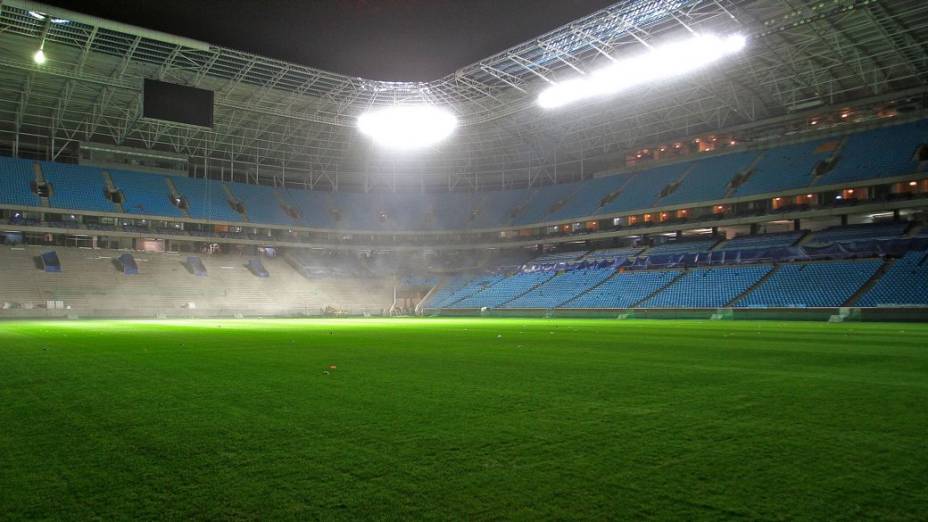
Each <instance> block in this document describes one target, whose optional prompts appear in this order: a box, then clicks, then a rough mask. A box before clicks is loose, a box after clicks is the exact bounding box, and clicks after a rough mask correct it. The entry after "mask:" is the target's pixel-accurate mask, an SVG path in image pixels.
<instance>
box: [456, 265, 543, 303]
mask: <svg viewBox="0 0 928 522" xmlns="http://www.w3.org/2000/svg"><path fill="white" fill-rule="evenodd" d="M553 275H554V274H553V273H551V272H519V273H517V274H513V275H511V276H509V277H506V278H503V279H500V280H499V281H497V282H495V283H493V284H492V285H490V286H488V287H486V288H484V289H483V290H480V291H479V292H477V293H475V294H474V295H472V296H470V297H467V298H464V299H462V300H460V301H458V302H457V303H454V304H452V305H450V306H448V307H447V308H483V307H487V308H496V307H497V306H500V305H502V304H503V303H506V302H507V301H510V300H512V299H514V298H515V297H518V296H520V295H522V294H523V293H525V292H527V291H529V290H531V289H532V288H533V287H534V286H535V285H539V284H541V283H543V282H545V281H547V280H548V279H551V277H552V276H553Z"/></svg>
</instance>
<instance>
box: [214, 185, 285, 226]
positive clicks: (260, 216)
mask: <svg viewBox="0 0 928 522" xmlns="http://www.w3.org/2000/svg"><path fill="white" fill-rule="evenodd" d="M227 186H228V187H229V189H230V190H231V191H232V193H233V194H234V195H235V197H236V198H238V200H239V201H241V202H242V203H243V204H244V205H245V212H246V213H247V215H248V221H249V222H251V223H264V224H268V225H295V224H297V223H298V221H299V220H298V219H294V218H292V217H290V215H289V214H287V211H286V210H284V207H283V206H282V205H281V200H284V201H286V200H285V199H284V198H285V197H286V196H284V195H282V194H281V193H280V191H278V190H277V189H275V188H274V187H268V186H265V185H248V184H245V183H229V184H227ZM290 206H292V207H295V206H296V205H295V204H291V205H290Z"/></svg>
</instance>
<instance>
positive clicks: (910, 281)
mask: <svg viewBox="0 0 928 522" xmlns="http://www.w3.org/2000/svg"><path fill="white" fill-rule="evenodd" d="M854 305H855V306H894V305H900V306H911V305H918V306H926V305H928V252H926V251H916V252H909V253H907V254H905V256H903V257H902V258H901V259H898V260H897V261H896V262H895V263H893V265H892V266H891V267H890V268H889V270H887V271H886V273H885V274H883V276H882V277H881V278H880V279H879V281H877V282H876V284H875V285H873V288H871V289H870V290H868V291H867V292H866V293H865V294H864V295H863V296H862V297H861V298H860V299H859V300H858V301H857V302H856V303H854Z"/></svg>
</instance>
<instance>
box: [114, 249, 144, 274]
mask: <svg viewBox="0 0 928 522" xmlns="http://www.w3.org/2000/svg"><path fill="white" fill-rule="evenodd" d="M119 266H120V267H121V268H122V273H124V274H126V275H136V274H138V273H139V265H138V264H136V262H135V258H134V257H132V254H123V255H121V256H119Z"/></svg>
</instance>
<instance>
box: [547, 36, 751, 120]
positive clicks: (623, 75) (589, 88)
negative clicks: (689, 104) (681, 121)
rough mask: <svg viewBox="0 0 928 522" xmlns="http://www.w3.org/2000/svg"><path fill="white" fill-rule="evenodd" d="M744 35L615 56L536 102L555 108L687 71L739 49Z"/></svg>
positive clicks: (696, 38) (692, 40)
mask: <svg viewBox="0 0 928 522" xmlns="http://www.w3.org/2000/svg"><path fill="white" fill-rule="evenodd" d="M746 45H747V39H746V38H745V37H744V36H742V35H740V34H733V35H730V36H727V37H724V38H723V37H720V36H716V35H712V34H705V35H698V36H694V37H693V38H690V39H687V40H682V41H679V42H675V43H671V44H666V45H662V46H660V47H656V48H653V49H651V50H649V51H647V52H645V53H642V54H641V55H638V56H634V57H631V58H626V59H623V60H618V61H616V62H614V63H613V64H611V65H609V66H607V67H605V68H603V69H600V70H598V71H595V72H593V73H592V74H590V75H589V76H587V77H584V78H576V79H572V80H567V81H564V82H559V83H556V84H554V85H552V86H551V87H548V88H547V89H545V90H544V91H542V92H541V94H539V96H538V105H539V106H541V107H543V108H545V109H555V108H558V107H563V106H565V105H568V104H571V103H574V102H576V101H580V100H585V99H589V98H594V97H600V96H609V95H614V94H617V93H620V92H622V91H625V90H628V89H630V88H633V87H637V86H640V85H645V84H648V83H653V82H656V81H662V80H668V79H672V78H675V77H678V76H683V75H686V74H689V73H691V72H693V71H695V70H697V69H701V68H703V67H706V66H708V65H711V64H712V63H715V62H717V61H719V60H721V59H722V58H724V57H726V56H730V55H733V54H737V53H739V52H741V51H742V50H743V49H744V48H745V46H746Z"/></svg>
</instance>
